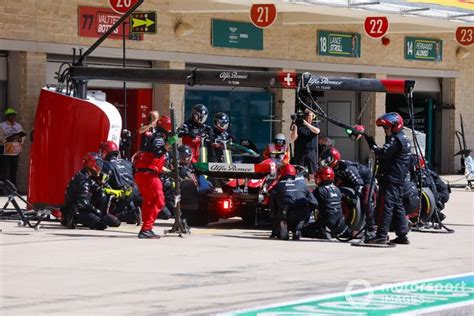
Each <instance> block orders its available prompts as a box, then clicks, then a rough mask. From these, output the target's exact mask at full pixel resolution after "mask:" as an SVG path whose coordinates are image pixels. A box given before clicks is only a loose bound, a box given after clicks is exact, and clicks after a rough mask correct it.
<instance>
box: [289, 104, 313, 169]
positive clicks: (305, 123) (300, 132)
mask: <svg viewBox="0 0 474 316" xmlns="http://www.w3.org/2000/svg"><path fill="white" fill-rule="evenodd" d="M313 120H314V114H313V112H311V111H310V110H308V109H306V110H305V111H304V119H303V120H297V121H295V122H293V123H292V127H291V136H290V137H291V140H292V141H293V142H294V144H295V149H294V164H296V165H300V166H305V167H307V168H308V174H310V175H313V174H314V173H315V172H316V170H317V161H318V153H317V150H318V134H319V133H320V129H319V128H318V127H317V126H316V125H315V124H314V123H313Z"/></svg>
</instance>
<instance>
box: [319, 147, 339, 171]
mask: <svg viewBox="0 0 474 316" xmlns="http://www.w3.org/2000/svg"><path fill="white" fill-rule="evenodd" d="M320 160H321V165H322V166H329V167H331V168H335V167H336V166H337V163H338V162H339V161H340V160H341V153H340V152H339V150H337V149H336V148H334V147H331V148H327V149H325V150H323V152H322V153H321V158H320Z"/></svg>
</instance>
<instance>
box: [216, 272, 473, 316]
mask: <svg viewBox="0 0 474 316" xmlns="http://www.w3.org/2000/svg"><path fill="white" fill-rule="evenodd" d="M470 275H474V273H473V272H468V273H461V274H453V275H446V276H441V277H436V278H428V279H422V280H414V281H405V282H399V283H388V284H383V285H379V286H374V287H369V288H364V289H360V290H356V291H351V292H350V294H358V293H363V292H367V291H377V290H384V289H387V288H390V287H395V286H397V287H398V286H403V285H407V284H412V283H420V282H428V281H430V282H431V281H437V280H443V279H454V278H460V277H464V276H470ZM345 294H347V293H346V292H345V291H344V292H337V293H331V294H323V295H318V296H311V297H307V298H303V299H299V300H294V301H287V302H280V303H274V304H270V305H263V306H256V307H250V308H245V309H240V310H235V311H230V312H225V313H220V314H217V315H218V316H230V315H233V314H236V313H246V312H250V311H254V310H257V309H258V310H262V309H267V308H274V307H280V306H282V305H285V306H286V305H294V304H302V303H307V302H310V301H314V300H321V299H327V298H333V297H337V296H341V295H345ZM468 303H470V304H473V302H472V301H467V302H461V303H454V304H446V305H443V306H437V307H433V308H441V307H444V306H449V305H456V304H464V305H460V306H465V305H469V304H468ZM455 307H457V306H454V307H451V308H455ZM422 310H423V312H425V311H426V310H428V308H427V309H420V310H419V311H422ZM439 310H441V309H439ZM397 315H398V316H399V315H413V313H411V314H410V313H406V314H397Z"/></svg>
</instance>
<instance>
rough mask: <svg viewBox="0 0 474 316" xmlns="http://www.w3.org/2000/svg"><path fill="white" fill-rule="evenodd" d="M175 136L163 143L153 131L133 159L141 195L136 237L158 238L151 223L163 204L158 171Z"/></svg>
mask: <svg viewBox="0 0 474 316" xmlns="http://www.w3.org/2000/svg"><path fill="white" fill-rule="evenodd" d="M176 139H177V138H176V136H173V137H169V138H168V141H167V142H166V143H165V139H164V137H163V135H161V134H160V133H155V134H153V136H152V137H151V138H150V139H149V140H148V141H147V143H146V145H145V146H144V148H143V149H142V151H140V152H138V153H137V155H136V157H135V159H134V163H133V165H134V167H135V182H136V184H137V186H138V189H139V190H140V193H141V195H142V197H143V204H142V220H143V224H142V228H141V230H140V233H139V234H138V238H160V236H159V235H157V234H155V233H154V232H153V230H152V229H153V224H154V223H155V220H156V218H157V216H158V214H159V213H160V211H161V210H162V209H163V207H164V205H165V195H164V193H163V184H162V183H161V180H160V173H161V172H162V169H163V166H164V164H165V162H166V155H165V153H166V151H167V149H168V148H169V146H171V145H172V144H174V143H175V142H176Z"/></svg>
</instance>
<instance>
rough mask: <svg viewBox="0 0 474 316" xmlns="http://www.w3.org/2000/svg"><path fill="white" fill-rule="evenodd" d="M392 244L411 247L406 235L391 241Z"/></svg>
mask: <svg viewBox="0 0 474 316" xmlns="http://www.w3.org/2000/svg"><path fill="white" fill-rule="evenodd" d="M390 242H391V243H394V244H398V245H409V244H410V241H409V240H408V237H407V236H406V235H404V236H398V237H397V238H395V239H392V240H390Z"/></svg>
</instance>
